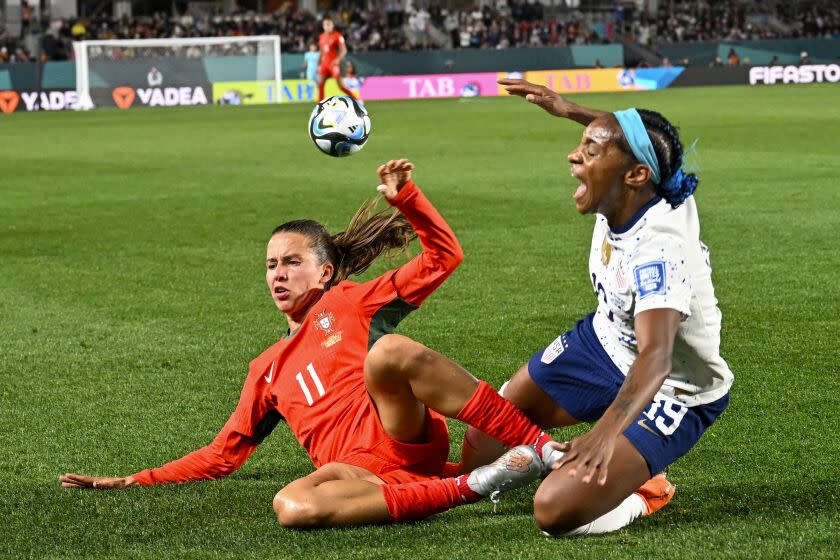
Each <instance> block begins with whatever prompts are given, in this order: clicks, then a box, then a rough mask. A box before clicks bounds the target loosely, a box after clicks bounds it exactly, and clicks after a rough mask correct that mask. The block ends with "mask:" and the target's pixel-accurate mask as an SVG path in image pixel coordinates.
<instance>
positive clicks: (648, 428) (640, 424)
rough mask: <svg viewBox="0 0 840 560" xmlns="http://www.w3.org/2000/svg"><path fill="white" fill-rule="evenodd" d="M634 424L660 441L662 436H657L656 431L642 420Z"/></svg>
mask: <svg viewBox="0 0 840 560" xmlns="http://www.w3.org/2000/svg"><path fill="white" fill-rule="evenodd" d="M636 424H638V425H639V426H641V427H642V428H644V429H645V430H647V431H649V432H650V433H652V434H653V435H655V436H656V437H658V438H659V439H662V436H661V435H660V434H659V432H657V431H656V430H654V429H653V428H651V427H650V426H648V425H647V424H645V421H644V420H639V421H638V422H636Z"/></svg>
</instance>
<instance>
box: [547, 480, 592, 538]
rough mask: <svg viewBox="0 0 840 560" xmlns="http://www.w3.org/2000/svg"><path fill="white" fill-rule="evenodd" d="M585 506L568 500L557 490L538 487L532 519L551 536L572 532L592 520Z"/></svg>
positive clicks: (567, 497)
mask: <svg viewBox="0 0 840 560" xmlns="http://www.w3.org/2000/svg"><path fill="white" fill-rule="evenodd" d="M592 519H593V518H592V516H591V514H590V512H589V511H587V509H586V508H584V507H580V506H578V505H576V504H574V503H573V502H570V501H569V496H566V497H565V498H564V497H563V496H561V495H559V493H558V492H556V491H552V490H551V489H547V490H544V489H543V487H540V488H539V489H538V490H537V493H536V494H535V495H534V521H536V523H537V527H539V528H540V530H542V531H544V532H545V533H548V534H550V535H552V536H556V537H559V536H563V535H567V534H569V533H572V532H573V531H574V530H575V529H577V528H578V527H581V526H582V525H586V524H587V523H589V522H590V521H592Z"/></svg>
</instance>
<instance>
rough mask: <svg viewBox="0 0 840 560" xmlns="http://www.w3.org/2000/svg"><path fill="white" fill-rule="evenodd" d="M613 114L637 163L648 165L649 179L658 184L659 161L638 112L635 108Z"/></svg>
mask: <svg viewBox="0 0 840 560" xmlns="http://www.w3.org/2000/svg"><path fill="white" fill-rule="evenodd" d="M613 115H615V118H617V119H618V124H620V125H621V130H622V131H623V132H624V137H625V138H626V139H627V143H628V144H630V149H631V150H633V155H634V156H636V159H637V160H639V163H643V164H645V165H647V166H648V167H650V173H651V180H652V181H653V182H654V184H656V185H658V184H659V161H658V160H657V159H656V152H654V151H653V144H651V142H650V136H648V133H647V130H645V123H643V122H642V117H641V116H639V112H638V111H637V110H636V109H625V110H624V111H616V112H614V113H613Z"/></svg>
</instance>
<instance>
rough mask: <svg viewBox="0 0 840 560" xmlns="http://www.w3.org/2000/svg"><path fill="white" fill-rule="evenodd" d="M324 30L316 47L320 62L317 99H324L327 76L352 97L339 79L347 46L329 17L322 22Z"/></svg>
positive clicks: (351, 93)
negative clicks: (319, 50) (318, 51)
mask: <svg viewBox="0 0 840 560" xmlns="http://www.w3.org/2000/svg"><path fill="white" fill-rule="evenodd" d="M322 26H323V29H324V32H323V33H321V35H320V36H319V37H318V48H320V49H321V64H320V65H319V66H318V101H323V99H324V85H325V84H326V83H327V79H328V78H333V79H334V80H335V81H336V83H338V88H339V89H340V90H341V91H343V92H344V93H345V94H346V95H349V96H350V97H352V98H353V99H355V98H356V97H355V96H354V95H353V92H351V91H350V90H349V89H347V86H345V85H344V80H342V79H341V61H342V60H344V56H345V55H346V54H347V46H346V45H345V44H344V37H343V36H342V35H341V33H339V32H338V31H336V30H335V23H333V20H331V19H330V18H325V19H324V21H323V22H322Z"/></svg>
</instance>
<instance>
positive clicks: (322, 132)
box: [309, 95, 370, 157]
mask: <svg viewBox="0 0 840 560" xmlns="http://www.w3.org/2000/svg"><path fill="white" fill-rule="evenodd" d="M369 135H370V116H369V115H368V112H367V110H366V109H365V108H364V106H363V105H362V104H361V103H359V102H358V101H356V100H355V99H353V98H352V97H349V96H346V95H335V96H333V97H328V98H327V99H324V100H323V101H321V102H320V103H318V104H317V105H315V108H314V109H313V110H312V115H311V116H310V117H309V137H310V138H312V141H313V142H315V145H316V146H318V149H319V150H321V151H322V152H324V153H325V154H327V155H330V156H333V157H343V156H351V155H353V154H355V153H356V152H358V151H359V150H361V149H362V146H364V145H365V142H367V139H368V136H369Z"/></svg>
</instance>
